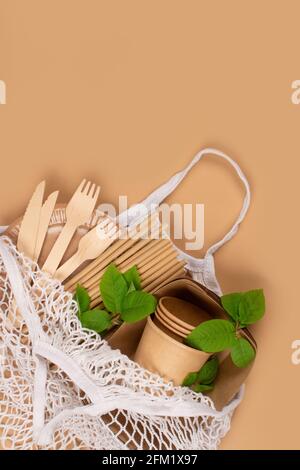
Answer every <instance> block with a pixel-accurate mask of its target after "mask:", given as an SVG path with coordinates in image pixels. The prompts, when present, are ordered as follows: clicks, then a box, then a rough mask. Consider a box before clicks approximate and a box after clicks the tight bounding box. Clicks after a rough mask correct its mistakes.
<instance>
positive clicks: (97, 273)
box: [73, 228, 163, 289]
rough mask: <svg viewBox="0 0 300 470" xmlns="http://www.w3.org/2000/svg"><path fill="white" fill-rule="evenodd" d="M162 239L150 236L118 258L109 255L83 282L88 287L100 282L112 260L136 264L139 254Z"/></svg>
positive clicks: (158, 233) (118, 263) (118, 262)
mask: <svg viewBox="0 0 300 470" xmlns="http://www.w3.org/2000/svg"><path fill="white" fill-rule="evenodd" d="M157 235H160V228H158V231H157ZM162 240H163V239H159V240H152V239H150V238H147V239H146V240H140V241H139V242H137V243H135V244H134V246H133V247H132V248H131V249H130V250H128V251H126V252H125V253H123V254H122V255H121V256H119V257H118V258H115V257H114V256H113V257H109V259H106V260H104V261H103V262H102V263H101V264H100V265H99V266H98V267H97V268H95V269H94V270H93V271H92V273H90V277H89V279H87V280H86V281H85V279H84V278H83V279H81V283H83V284H84V286H85V287H86V288H90V287H92V286H93V285H94V284H95V283H97V284H98V283H99V281H100V279H101V276H102V274H103V272H104V270H105V269H106V267H107V266H108V264H109V263H110V262H112V261H113V262H114V263H116V264H117V265H120V264H122V262H123V263H127V264H129V263H131V264H134V262H133V261H134V260H135V259H137V256H138V255H139V254H140V252H141V251H142V252H148V251H149V250H151V247H152V245H153V244H154V243H156V242H159V241H162ZM130 255H131V256H130ZM129 259H130V261H129ZM73 289H75V286H74V287H73Z"/></svg>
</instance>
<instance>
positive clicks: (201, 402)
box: [0, 154, 242, 450]
mask: <svg viewBox="0 0 300 470" xmlns="http://www.w3.org/2000/svg"><path fill="white" fill-rule="evenodd" d="M199 155H200V154H198V159H200V158H199ZM196 157H197V156H196ZM196 157H195V158H196ZM200 261H203V260H200ZM210 264H211V262H210ZM198 272H200V271H199V270H198ZM194 277H196V276H194ZM203 280H204V279H202V281H203ZM0 352H1V357H0V359H1V363H0V410H1V416H0V439H1V448H2V449H15V450H17V449H24V450H29V449H98V450H101V449H107V450H113V449H116V450H118V449H119V450H121V449H123V450H124V449H150V450H161V449H168V450H170V449H178V450H191V449H193V450H197V449H216V448H217V447H218V445H219V443H220V440H221V438H222V437H223V436H224V435H225V434H226V432H227V431H228V430H229V428H230V420H231V416H232V413H233V411H234V409H235V408H236V407H237V406H238V404H239V403H240V400H241V398H242V389H241V390H240V392H239V393H238V394H237V395H236V397H235V398H234V399H233V400H232V401H231V402H230V403H229V404H228V405H227V406H225V407H224V408H223V409H222V410H221V411H218V410H216V408H215V406H214V403H213V402H212V400H211V399H210V398H209V397H207V396H205V395H203V394H201V393H195V392H193V391H192V390H190V389H189V388H186V387H174V386H173V384H172V383H171V382H170V383H166V382H165V381H164V380H163V379H162V378H161V377H159V376H158V375H156V374H152V373H150V372H148V371H146V370H145V369H143V368H141V367H140V366H139V365H137V364H136V363H135V362H133V361H132V360H130V359H129V358H128V357H127V356H125V355H123V354H122V353H121V352H120V351H119V350H113V349H111V347H110V346H109V345H108V343H107V341H105V339H102V338H101V337H100V335H99V334H97V333H95V332H92V331H90V330H87V329H84V328H82V326H81V324H80V321H79V319H78V316H77V304H76V302H75V301H74V300H73V298H72V294H71V293H69V292H66V291H65V290H64V287H63V286H62V284H61V283H60V282H58V281H56V280H54V279H52V278H50V277H49V276H48V275H47V274H45V273H43V272H42V271H41V270H40V269H39V267H38V265H37V264H36V263H34V262H32V261H31V260H29V259H28V258H25V257H24V256H23V255H22V254H20V253H19V252H18V251H17V249H16V248H15V246H14V245H13V244H12V242H11V241H10V240H9V239H8V238H7V237H4V236H1V237H0Z"/></svg>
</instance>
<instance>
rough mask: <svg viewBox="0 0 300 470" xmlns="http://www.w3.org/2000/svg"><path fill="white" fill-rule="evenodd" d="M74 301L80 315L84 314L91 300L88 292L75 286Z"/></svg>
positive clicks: (78, 285)
mask: <svg viewBox="0 0 300 470" xmlns="http://www.w3.org/2000/svg"><path fill="white" fill-rule="evenodd" d="M74 299H75V300H76V302H77V304H78V312H79V315H81V314H82V313H83V312H86V311H87V310H89V308H90V303H91V298H90V296H89V293H88V291H87V290H86V289H85V288H84V287H82V286H81V285H80V284H77V287H76V291H75V295H74Z"/></svg>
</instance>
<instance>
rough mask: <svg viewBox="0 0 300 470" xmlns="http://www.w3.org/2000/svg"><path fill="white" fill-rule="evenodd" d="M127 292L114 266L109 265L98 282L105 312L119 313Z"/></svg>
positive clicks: (122, 279)
mask: <svg viewBox="0 0 300 470" xmlns="http://www.w3.org/2000/svg"><path fill="white" fill-rule="evenodd" d="M127 290H128V287H127V283H126V281H125V279H124V277H123V275H122V274H121V273H120V272H119V271H118V269H117V268H116V266H115V265H114V264H111V265H109V266H108V268H107V269H106V271H105V273H104V274H103V276H102V279H101V281H100V293H101V297H102V300H103V303H104V305H105V307H106V308H107V310H109V311H110V312H113V313H120V312H121V307H122V302H123V299H124V297H125V295H126V294H127Z"/></svg>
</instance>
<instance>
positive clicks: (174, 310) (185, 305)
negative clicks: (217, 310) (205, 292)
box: [158, 297, 211, 332]
mask: <svg viewBox="0 0 300 470" xmlns="http://www.w3.org/2000/svg"><path fill="white" fill-rule="evenodd" d="M158 308H159V310H160V312H162V314H163V317H164V318H168V319H169V320H170V321H171V322H172V323H174V324H176V325H178V326H180V327H182V328H185V329H186V330H188V331H189V332H191V331H192V330H193V329H194V328H195V327H196V326H198V325H200V323H202V322H204V321H206V320H211V316H210V315H209V314H208V313H207V312H206V311H205V310H203V309H202V308H200V307H198V306H197V305H194V304H192V303H191V302H186V301H185V300H182V299H178V298H176V297H162V298H161V299H160V301H159V304H158Z"/></svg>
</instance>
